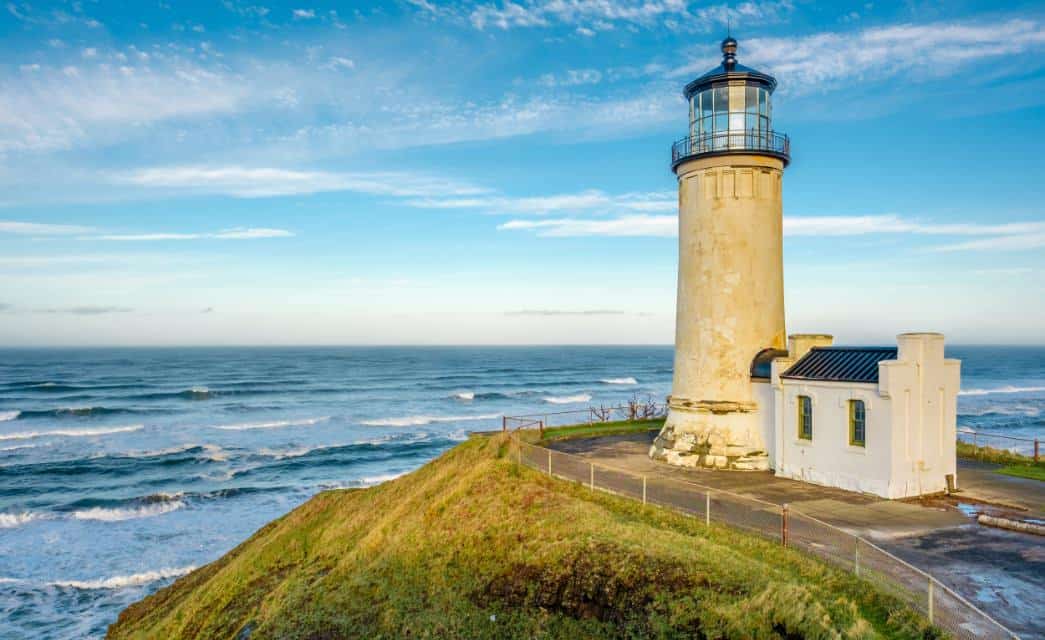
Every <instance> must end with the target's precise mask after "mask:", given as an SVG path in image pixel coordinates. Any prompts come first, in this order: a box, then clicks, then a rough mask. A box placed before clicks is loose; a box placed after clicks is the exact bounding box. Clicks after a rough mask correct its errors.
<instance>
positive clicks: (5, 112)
mask: <svg viewBox="0 0 1045 640" xmlns="http://www.w3.org/2000/svg"><path fill="white" fill-rule="evenodd" d="M141 53H142V54H143V55H146V56H148V55H149V54H144V52H141ZM121 55H122V56H123V57H127V56H126V54H122V53H121ZM94 57H96V55H95V56H92V57H91V58H90V59H88V60H85V61H84V62H85V63H87V64H79V63H78V64H75V65H74V64H67V65H65V66H61V67H58V66H44V67H40V66H36V67H35V68H33V71H32V73H28V74H26V73H23V74H22V75H21V77H19V78H17V79H8V81H6V82H2V83H0V152H3V151H8V152H10V151H48V150H58V149H67V148H70V147H72V146H74V145H77V144H81V143H84V142H90V141H95V140H97V139H99V138H102V139H105V138H107V137H119V136H122V135H125V134H126V133H127V131H126V127H127V125H134V126H137V127H140V126H143V125H148V124H150V123H155V122H160V121H165V120H175V119H179V118H186V117H198V116H205V115H213V114H222V113H231V112H233V111H235V110H237V109H238V108H239V107H240V106H241V105H242V104H243V102H242V101H243V100H244V98H245V97H246V96H247V95H248V90H247V88H246V87H245V86H244V83H243V82H242V81H241V80H240V79H238V78H235V77H233V76H231V75H229V74H228V73H226V72H222V71H215V70H208V69H205V68H203V67H200V66H199V65H198V64H196V63H195V62H189V61H178V60H175V61H170V62H163V61H157V60H156V59H155V56H149V59H147V60H137V61H132V60H128V61H126V62H120V61H119V60H113V61H110V60H105V61H104V62H98V61H95V60H94ZM113 62H115V64H114V63H113Z"/></svg>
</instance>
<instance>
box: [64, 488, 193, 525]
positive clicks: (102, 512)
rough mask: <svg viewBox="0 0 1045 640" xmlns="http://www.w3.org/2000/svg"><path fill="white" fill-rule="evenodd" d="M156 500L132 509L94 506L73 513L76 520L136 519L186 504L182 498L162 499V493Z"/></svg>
mask: <svg viewBox="0 0 1045 640" xmlns="http://www.w3.org/2000/svg"><path fill="white" fill-rule="evenodd" d="M155 495H156V499H155V500H149V502H151V504H146V505H143V506H141V507H134V508H130V509H106V508H105V507H92V508H90V509H81V510H79V511H74V512H73V513H72V518H73V519H74V520H100V521H102V522H120V521H123V520H134V519H137V518H151V517H153V516H159V515H163V514H165V513H170V512H171V511H177V510H178V509H181V508H182V507H184V506H185V503H184V502H183V501H181V500H180V499H173V500H171V499H161V498H160V494H155Z"/></svg>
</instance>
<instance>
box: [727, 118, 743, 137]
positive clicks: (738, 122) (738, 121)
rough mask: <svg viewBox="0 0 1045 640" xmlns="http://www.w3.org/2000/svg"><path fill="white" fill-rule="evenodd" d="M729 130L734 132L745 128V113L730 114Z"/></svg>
mask: <svg viewBox="0 0 1045 640" xmlns="http://www.w3.org/2000/svg"><path fill="white" fill-rule="evenodd" d="M729 130H730V131H732V132H733V133H740V132H742V131H743V130H744V114H743V113H731V114H729Z"/></svg>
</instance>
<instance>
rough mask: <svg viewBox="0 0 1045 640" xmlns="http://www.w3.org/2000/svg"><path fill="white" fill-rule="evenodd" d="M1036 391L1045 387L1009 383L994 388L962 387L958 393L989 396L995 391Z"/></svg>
mask: <svg viewBox="0 0 1045 640" xmlns="http://www.w3.org/2000/svg"><path fill="white" fill-rule="evenodd" d="M1036 391H1045V387H1014V386H1012V385H1008V386H1005V387H996V388H994V389H962V390H961V391H959V392H958V395H960V396H987V395H991V394H993V393H1034V392H1036Z"/></svg>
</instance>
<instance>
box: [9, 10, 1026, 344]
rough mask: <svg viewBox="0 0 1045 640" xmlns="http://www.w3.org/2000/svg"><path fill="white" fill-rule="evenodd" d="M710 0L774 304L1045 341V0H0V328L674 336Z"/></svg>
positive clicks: (202, 334)
mask: <svg viewBox="0 0 1045 640" xmlns="http://www.w3.org/2000/svg"><path fill="white" fill-rule="evenodd" d="M999 6H1001V7H1002V8H999ZM727 23H728V24H729V25H730V27H731V29H732V34H733V35H734V36H735V37H736V38H737V39H738V40H739V42H740V45H739V51H738V59H739V60H740V62H741V63H743V64H746V65H748V66H753V67H755V68H758V69H760V70H764V71H767V72H769V73H772V74H774V75H775V76H776V77H777V79H778V81H779V87H778V89H777V91H776V93H775V94H774V114H773V115H774V123H773V126H774V128H775V129H776V130H778V131H781V132H784V133H786V134H788V135H789V136H790V137H791V141H792V142H791V145H792V146H791V149H792V162H791V165H790V166H789V167H788V168H787V170H786V173H785V177H784V230H785V237H784V256H785V258H784V260H785V283H786V284H785V299H786V304H787V329H788V331H789V332H826V333H832V334H834V335H835V336H836V339H837V341H838V342H840V343H849V344H870V343H873V344H891V343H892V342H893V339H894V336H895V335H896V334H897V333H900V332H903V331H940V332H943V333H944V334H946V335H947V337H948V340H949V341H950V342H952V343H964V344H970V343H981V344H982V343H1022V344H1027V343H1034V344H1042V343H1045V205H1043V202H1045V165H1043V164H1042V163H1041V161H1040V157H1041V140H1043V139H1045V7H1043V6H1042V5H1041V3H1040V2H1021V1H1020V0H1015V1H1013V2H1007V3H1004V4H1003V5H999V4H998V3H994V2H964V1H961V0H959V1H948V2H918V1H913V2H879V1H875V2H860V3H853V4H850V5H845V4H843V3H819V4H814V3H813V2H806V1H803V0H767V1H759V0H753V1H746V2H739V3H719V2H714V1H712V2H689V1H687V0H637V1H636V0H450V1H447V2H442V1H438V0H393V1H391V2H375V3H332V2H319V1H311V0H294V1H293V2H290V3H283V2H269V1H267V0H249V1H243V0H226V1H224V2H211V3H198V2H190V3H186V2H173V1H170V2H154V1H150V0H142V1H141V2H133V3H124V2H120V3H116V2H104V1H101V0H98V1H91V0H84V1H82V2H55V3H44V2H36V1H27V2H21V1H13V2H5V3H4V4H3V6H2V7H0V345H7V346H26V345H28V346H35V345H47V346H59V345H224V344H264V345H268V344H534V343H542V344H559V343H567V344H590V343H600V344H602V343H625V344H670V343H671V342H672V340H673V337H674V304H675V285H676V282H675V280H676V269H677V251H678V247H677V238H676V231H677V195H676V186H677V185H676V181H675V177H674V175H673V174H672V172H671V168H670V147H671V143H672V142H673V141H674V140H676V139H678V138H681V137H682V136H683V135H685V132H686V130H687V117H688V112H687V107H686V104H685V101H684V99H683V98H682V95H681V90H682V87H683V86H684V85H685V84H686V83H687V82H689V81H690V80H692V79H693V78H695V77H697V76H698V75H700V74H701V73H703V72H704V71H706V70H708V69H710V68H712V67H714V66H715V65H717V64H718V62H719V60H720V57H721V54H720V52H719V42H720V41H721V39H722V38H723V37H724V35H725V34H726V30H727Z"/></svg>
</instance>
